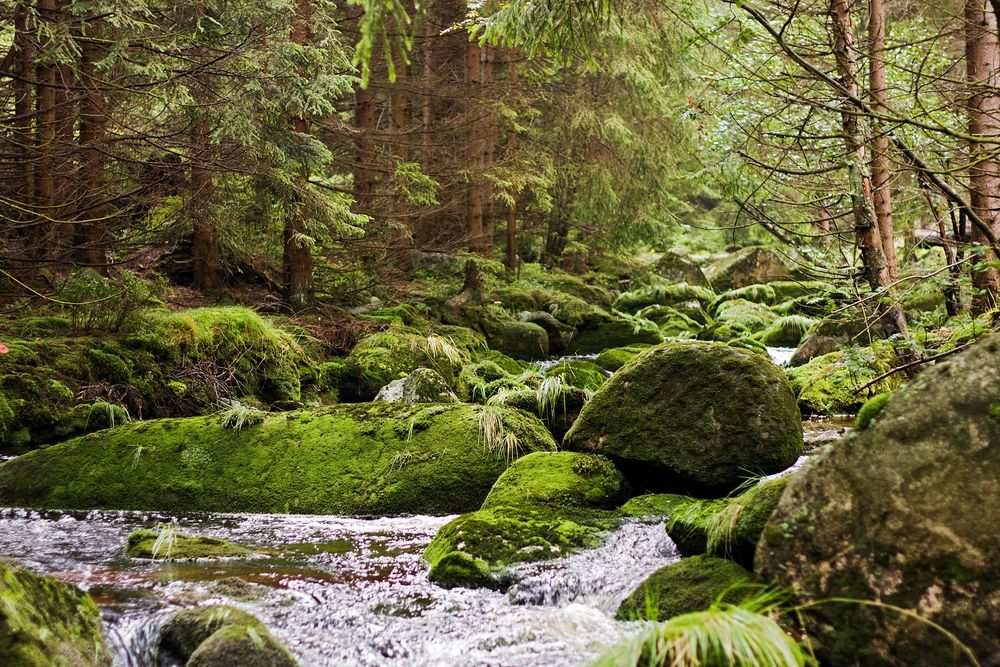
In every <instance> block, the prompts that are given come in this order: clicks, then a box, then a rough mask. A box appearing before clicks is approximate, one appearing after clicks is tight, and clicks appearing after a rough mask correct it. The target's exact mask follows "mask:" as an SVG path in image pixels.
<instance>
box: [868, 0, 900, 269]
mask: <svg viewBox="0 0 1000 667" xmlns="http://www.w3.org/2000/svg"><path fill="white" fill-rule="evenodd" d="M868 10H869V16H868V35H869V42H870V48H871V54H870V56H869V63H870V86H871V96H872V108H873V109H874V110H876V111H883V110H885V105H886V102H887V85H886V74H885V0H869V3H868ZM890 177H891V173H890V167H889V136H888V135H887V134H885V133H884V132H882V131H880V130H879V129H878V128H876V133H875V136H874V137H873V139H872V188H873V192H872V196H873V203H874V208H875V218H876V220H877V221H878V230H879V236H880V237H881V240H882V253H883V254H884V255H885V264H886V270H887V271H888V273H889V279H890V280H895V279H896V277H897V276H898V275H899V267H898V265H897V263H896V245H895V232H894V230H893V220H892V193H891V191H890V187H889V180H890Z"/></svg>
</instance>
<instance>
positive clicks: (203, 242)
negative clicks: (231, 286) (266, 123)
mask: <svg viewBox="0 0 1000 667" xmlns="http://www.w3.org/2000/svg"><path fill="white" fill-rule="evenodd" d="M211 141H212V138H211V131H210V127H209V123H208V119H206V118H196V119H195V120H194V122H193V123H192V125H191V153H192V157H193V159H192V162H191V212H192V237H191V258H192V261H193V262H194V278H193V280H192V283H191V286H192V287H194V288H195V289H202V290H212V289H217V288H219V287H221V286H222V266H221V265H222V259H221V257H220V253H219V238H218V230H217V229H216V225H215V220H214V219H213V217H212V211H211V203H212V195H213V190H214V185H213V183H212V169H211V163H212V145H211Z"/></svg>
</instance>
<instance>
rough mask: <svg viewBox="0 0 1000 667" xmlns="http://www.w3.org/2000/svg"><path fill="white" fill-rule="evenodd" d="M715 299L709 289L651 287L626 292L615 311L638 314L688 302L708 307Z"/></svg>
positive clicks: (697, 287)
mask: <svg viewBox="0 0 1000 667" xmlns="http://www.w3.org/2000/svg"><path fill="white" fill-rule="evenodd" d="M714 299H715V293H714V292H713V291H712V290H710V289H708V288H707V287H700V286H698V285H691V284H689V283H677V284H675V285H651V286H647V287H641V288H639V289H636V290H632V291H629V292H625V293H624V294H622V295H621V296H619V297H618V298H617V299H616V300H615V310H620V311H622V312H625V313H637V312H639V311H640V310H642V309H643V308H647V307H649V306H674V305H676V304H680V303H685V302H688V301H697V302H699V303H700V304H702V305H703V306H707V305H708V304H710V303H711V302H712V301H713V300H714Z"/></svg>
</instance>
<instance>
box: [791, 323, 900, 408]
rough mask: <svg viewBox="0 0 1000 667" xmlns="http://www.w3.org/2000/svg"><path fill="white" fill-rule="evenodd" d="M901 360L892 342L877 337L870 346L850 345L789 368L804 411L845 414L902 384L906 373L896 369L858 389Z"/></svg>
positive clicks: (800, 406)
mask: <svg viewBox="0 0 1000 667" xmlns="http://www.w3.org/2000/svg"><path fill="white" fill-rule="evenodd" d="M898 363H899V360H898V358H897V356H896V353H895V351H894V350H893V348H892V346H891V345H890V344H889V343H887V342H884V341H876V342H875V343H873V344H872V346H871V347H860V348H848V349H845V350H842V351H840V352H831V353H830V354H825V355H823V356H821V357H816V358H814V359H812V360H810V361H809V363H807V364H805V365H804V366H798V367H796V368H790V369H788V371H787V372H788V379H789V381H790V382H791V384H792V389H793V390H794V391H795V395H796V396H797V397H798V402H799V408H800V409H801V410H802V413H803V414H807V415H816V414H818V415H842V414H853V413H855V412H857V411H858V409H859V408H860V407H861V406H862V404H864V402H865V401H867V400H868V399H869V398H870V397H872V396H874V395H876V394H879V393H883V392H892V391H894V390H895V389H896V388H898V387H900V386H901V385H902V384H903V383H904V382H905V381H906V375H905V374H904V373H895V374H893V375H890V376H889V377H886V378H884V379H882V380H879V381H878V382H876V383H875V384H874V385H872V386H870V387H868V388H867V389H865V390H864V391H860V392H859V391H858V390H860V389H861V388H862V387H864V386H865V385H866V384H868V383H869V382H871V381H873V380H874V379H875V378H877V377H879V376H880V375H882V374H884V373H886V372H888V371H890V370H892V368H893V367H894V366H896V365H898Z"/></svg>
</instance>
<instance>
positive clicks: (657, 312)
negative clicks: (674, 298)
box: [637, 302, 702, 338]
mask: <svg viewBox="0 0 1000 667" xmlns="http://www.w3.org/2000/svg"><path fill="white" fill-rule="evenodd" d="M696 303H697V302H696ZM637 316H638V317H641V318H642V319H646V320H649V321H651V322H654V323H655V324H656V326H658V327H659V328H660V333H661V334H663V336H664V337H665V338H696V337H697V336H698V332H699V331H701V327H702V324H701V322H698V321H697V320H695V319H693V318H691V317H689V316H688V315H686V314H685V313H682V312H681V311H679V310H677V309H676V308H672V307H670V306H647V307H646V308H643V309H642V310H640V311H639V312H638V314H637Z"/></svg>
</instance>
